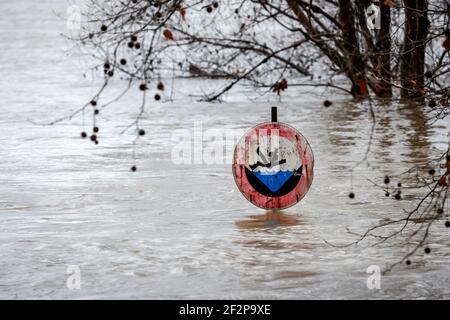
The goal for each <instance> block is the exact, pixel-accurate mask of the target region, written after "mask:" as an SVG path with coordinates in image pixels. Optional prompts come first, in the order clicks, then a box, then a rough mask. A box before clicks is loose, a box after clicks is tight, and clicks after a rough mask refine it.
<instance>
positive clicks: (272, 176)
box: [233, 122, 314, 209]
mask: <svg viewBox="0 0 450 320" xmlns="http://www.w3.org/2000/svg"><path fill="white" fill-rule="evenodd" d="M313 168H314V156H313V153H312V150H311V147H310V145H309V143H308V141H307V140H306V138H305V137H304V136H303V135H302V134H301V133H300V132H298V131H297V130H296V129H294V128H292V127H290V126H288V125H287V124H284V123H280V122H266V123H262V124H259V125H257V126H256V127H254V128H253V129H251V130H250V131H248V132H247V133H246V134H245V135H244V136H243V137H242V138H241V140H240V141H239V143H238V144H237V145H236V148H235V150H234V155H233V175H234V179H235V182H236V184H237V186H238V188H239V190H240V191H241V192H242V194H243V195H244V197H245V198H247V200H248V201H250V202H251V203H253V204H254V205H256V206H258V207H260V208H264V209H284V208H287V207H290V206H292V205H294V204H296V203H297V202H299V201H300V200H301V199H302V198H303V197H304V196H305V194H306V192H308V190H309V187H310V186H311V183H312V180H313Z"/></svg>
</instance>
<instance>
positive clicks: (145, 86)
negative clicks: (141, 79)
mask: <svg viewBox="0 0 450 320" xmlns="http://www.w3.org/2000/svg"><path fill="white" fill-rule="evenodd" d="M139 90H141V91H144V90H147V85H146V84H145V83H141V84H140V85H139Z"/></svg>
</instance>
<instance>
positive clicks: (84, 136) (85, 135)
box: [81, 131, 87, 139]
mask: <svg viewBox="0 0 450 320" xmlns="http://www.w3.org/2000/svg"><path fill="white" fill-rule="evenodd" d="M81 137H82V138H83V139H84V138H86V137H87V134H86V132H84V131H83V132H81Z"/></svg>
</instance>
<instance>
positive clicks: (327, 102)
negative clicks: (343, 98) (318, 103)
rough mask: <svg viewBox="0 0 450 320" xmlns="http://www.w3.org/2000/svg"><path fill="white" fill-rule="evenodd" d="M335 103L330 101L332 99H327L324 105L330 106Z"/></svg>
mask: <svg viewBox="0 0 450 320" xmlns="http://www.w3.org/2000/svg"><path fill="white" fill-rule="evenodd" d="M332 104H333V103H332V102H331V101H330V100H325V101H324V102H323V105H324V107H329V106H331V105H332Z"/></svg>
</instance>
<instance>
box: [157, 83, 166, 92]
mask: <svg viewBox="0 0 450 320" xmlns="http://www.w3.org/2000/svg"><path fill="white" fill-rule="evenodd" d="M157 88H158V90H161V91H163V90H164V83H162V82H161V81H160V82H159V83H158V86H157Z"/></svg>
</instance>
